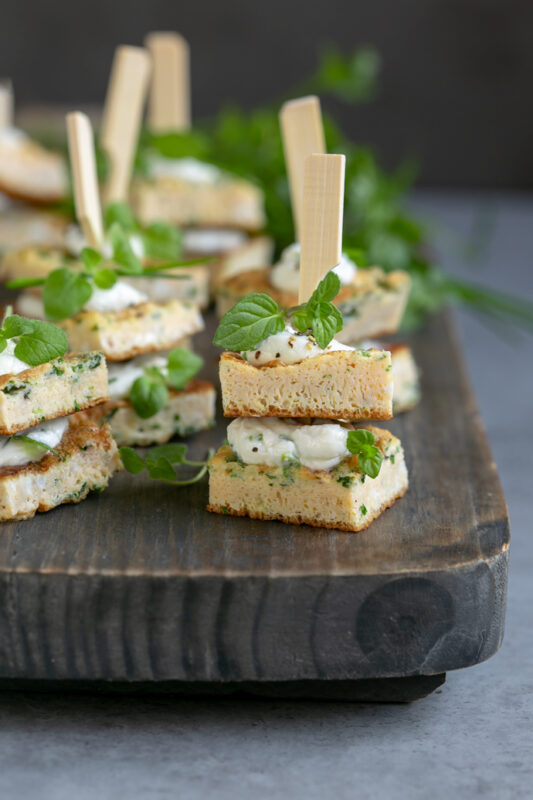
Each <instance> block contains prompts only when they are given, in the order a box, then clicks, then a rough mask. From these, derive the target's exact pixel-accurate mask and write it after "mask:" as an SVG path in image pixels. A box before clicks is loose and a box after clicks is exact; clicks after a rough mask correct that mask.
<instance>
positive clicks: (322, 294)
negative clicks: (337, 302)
mask: <svg viewBox="0 0 533 800" xmlns="http://www.w3.org/2000/svg"><path fill="white" fill-rule="evenodd" d="M340 288H341V282H340V279H339V276H338V275H337V274H336V273H335V272H331V271H330V272H327V273H326V274H325V276H324V277H323V278H322V280H321V281H320V283H319V284H318V286H317V287H316V289H315V291H314V292H313V294H312V295H311V297H310V298H309V300H308V301H307V308H308V309H309V311H313V310H314V309H315V308H316V306H317V305H318V304H319V303H325V302H331V301H332V300H334V299H335V298H336V297H337V295H338V293H339V291H340Z"/></svg>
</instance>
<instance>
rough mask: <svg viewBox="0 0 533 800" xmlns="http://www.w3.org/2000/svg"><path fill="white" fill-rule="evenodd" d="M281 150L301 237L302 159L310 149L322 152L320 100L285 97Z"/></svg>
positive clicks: (281, 121) (323, 145) (298, 234)
mask: <svg viewBox="0 0 533 800" xmlns="http://www.w3.org/2000/svg"><path fill="white" fill-rule="evenodd" d="M279 122H280V127H281V138H282V141H283V152H284V153H285V164H286V165H287V175H288V178H289V189H290V193H291V205H292V216H293V220H294V228H295V232H296V240H297V241H300V240H301V238H302V229H303V204H304V171H305V161H306V159H307V157H308V156H310V155H312V154H313V153H325V152H326V142H325V139H324V126H323V124H322V112H321V110H320V100H319V99H318V97H316V96H314V95H311V96H309V97H300V98H298V99H297V100H289V101H288V102H287V103H284V104H283V105H282V107H281V111H280V113H279Z"/></svg>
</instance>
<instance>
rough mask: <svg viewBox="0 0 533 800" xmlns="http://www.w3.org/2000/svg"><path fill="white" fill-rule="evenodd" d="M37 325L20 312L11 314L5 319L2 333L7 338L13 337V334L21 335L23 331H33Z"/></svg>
mask: <svg viewBox="0 0 533 800" xmlns="http://www.w3.org/2000/svg"><path fill="white" fill-rule="evenodd" d="M34 327H35V325H34V322H33V320H31V319H25V317H19V315H18V314H11V316H9V317H6V319H5V320H4V325H3V328H2V333H3V334H4V336H5V338H6V339H12V338H13V336H21V335H22V334H23V333H31V331H33V329H34Z"/></svg>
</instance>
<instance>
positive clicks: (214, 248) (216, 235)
mask: <svg viewBox="0 0 533 800" xmlns="http://www.w3.org/2000/svg"><path fill="white" fill-rule="evenodd" d="M246 239H247V236H246V234H245V233H242V231H233V230H226V229H224V228H198V229H196V228H191V229H189V230H186V231H183V246H184V249H185V250H186V251H187V252H189V253H202V254H203V253H206V254H210V253H227V252H229V251H230V250H237V249H238V248H239V247H242V245H243V244H244V243H245V241H246Z"/></svg>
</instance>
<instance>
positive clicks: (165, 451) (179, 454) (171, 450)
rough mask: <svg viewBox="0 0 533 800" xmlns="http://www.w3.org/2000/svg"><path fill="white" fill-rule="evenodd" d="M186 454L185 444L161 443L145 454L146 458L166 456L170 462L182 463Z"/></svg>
mask: <svg viewBox="0 0 533 800" xmlns="http://www.w3.org/2000/svg"><path fill="white" fill-rule="evenodd" d="M186 454H187V446H186V445H184V444H162V445H159V446H158V447H152V448H151V449H150V450H149V451H148V453H147V454H146V459H147V460H148V459H150V460H151V461H157V460H158V459H159V458H166V459H167V460H168V461H169V462H170V463H171V464H173V465H174V464H183V462H184V461H185V456H186Z"/></svg>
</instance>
